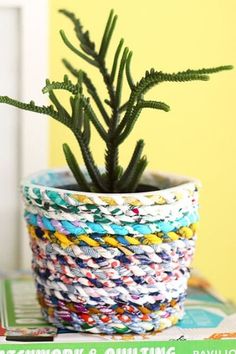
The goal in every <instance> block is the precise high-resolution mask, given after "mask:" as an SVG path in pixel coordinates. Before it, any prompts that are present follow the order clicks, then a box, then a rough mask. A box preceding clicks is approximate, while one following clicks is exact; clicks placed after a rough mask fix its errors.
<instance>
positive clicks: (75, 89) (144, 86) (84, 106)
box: [0, 10, 232, 193]
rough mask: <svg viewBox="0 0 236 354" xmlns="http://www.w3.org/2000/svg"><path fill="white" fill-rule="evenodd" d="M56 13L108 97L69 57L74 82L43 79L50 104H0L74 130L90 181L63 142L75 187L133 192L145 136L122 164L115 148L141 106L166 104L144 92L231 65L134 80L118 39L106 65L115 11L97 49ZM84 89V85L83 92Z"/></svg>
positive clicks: (77, 26) (74, 48) (70, 15)
mask: <svg viewBox="0 0 236 354" xmlns="http://www.w3.org/2000/svg"><path fill="white" fill-rule="evenodd" d="M60 12H61V13H62V14H64V15H65V16H67V17H68V18H69V19H70V20H71V21H72V23H73V25H74V30H75V33H76V37H77V39H78V42H79V46H78V47H77V46H75V45H73V44H72V43H71V42H70V41H69V39H68V38H67V36H66V34H65V33H64V32H63V31H62V30H61V31H60V34H61V37H62V39H63V41H64V43H65V45H66V46H67V47H68V48H69V49H71V50H72V51H73V52H74V53H75V54H76V55H77V56H79V57H80V58H81V59H83V60H85V61H86V62H88V63H89V64H90V65H92V66H94V67H96V68H97V69H98V70H99V71H100V73H101V76H102V78H103V81H104V83H105V85H106V88H107V94H108V98H107V99H105V100H102V99H101V98H100V97H99V94H98V92H97V90H96V87H95V86H94V84H93V82H92V81H91V79H90V78H89V77H88V75H87V73H85V72H84V71H82V70H76V69H75V68H74V67H73V66H72V65H71V64H70V63H69V62H68V61H67V60H65V59H63V63H64V65H65V67H66V68H67V69H68V70H69V72H70V73H71V74H72V75H73V76H74V77H75V78H76V82H75V83H72V81H71V80H69V78H68V77H67V76H66V75H65V77H64V80H63V81H62V82H50V81H49V80H46V86H45V87H44V88H43V93H48V95H49V98H50V100H51V102H52V105H50V106H47V107H46V106H42V107H39V106H37V105H35V103H34V102H33V101H31V102H30V103H29V104H26V103H22V102H19V101H17V100H14V99H12V98H9V97H7V96H0V103H6V104H9V105H12V106H15V107H18V108H21V109H24V110H28V111H32V112H37V113H41V114H46V115H48V116H50V117H52V118H54V119H56V120H57V121H58V122H60V123H62V124H64V125H65V126H66V127H68V128H69V129H70V130H71V131H72V132H73V134H74V136H75V137H76V139H77V141H78V144H79V147H80V150H81V153H82V157H83V160H84V164H85V167H86V170H87V173H88V175H89V176H90V180H91V181H90V180H88V179H87V178H86V177H85V174H84V171H83V170H82V169H81V167H80V166H79V164H78V162H77V160H76V158H75V156H74V154H73V152H72V151H71V149H70V147H69V146H68V145H67V144H64V145H63V150H64V154H65V158H66V161H67V163H68V166H69V168H70V169H71V171H72V173H73V175H74V177H75V179H76V181H77V183H78V186H79V189H81V190H84V191H99V192H105V193H106V192H110V193H113V192H134V191H135V190H136V189H137V186H138V184H139V181H140V178H141V176H142V174H143V172H144V170H145V168H146V166H147V158H146V156H145V155H143V148H144V141H143V140H142V139H140V140H139V141H138V142H137V144H136V146H135V148H134V152H133V154H132V157H131V160H130V162H129V164H128V166H127V167H126V168H125V169H123V168H122V167H121V165H120V164H119V147H120V145H121V144H122V143H123V142H124V140H125V139H126V138H127V137H128V136H129V134H130V133H131V131H132V129H133V128H134V126H135V123H136V121H137V119H138V118H139V116H140V114H141V112H142V110H143V109H145V108H150V109H156V110H163V111H165V112H168V111H169V109H170V107H169V106H168V105H167V104H166V103H163V102H159V101H154V100H153V101H150V100H146V99H145V95H146V93H147V92H148V91H149V90H150V89H152V88H153V87H154V86H156V85H158V84H160V83H162V82H166V81H169V82H185V81H193V80H202V81H206V80H208V79H209V74H212V73H217V72H220V71H222V70H230V69H232V66H230V65H228V66H219V67H216V68H209V69H201V70H186V71H182V72H178V73H172V74H167V73H163V72H161V71H156V70H154V69H151V70H149V71H146V73H145V75H144V77H142V78H141V80H139V81H137V82H136V81H134V79H133V78H132V75H131V69H130V66H131V58H132V52H131V51H130V50H129V49H128V48H127V47H125V48H123V47H124V40H123V39H121V40H120V42H119V44H118V47H117V49H116V51H115V53H114V60H113V63H112V66H111V69H110V70H109V69H108V68H107V65H106V57H107V52H108V49H109V45H110V42H111V38H112V34H113V32H114V29H115V25H116V22H117V16H116V15H115V14H114V12H113V10H112V11H111V12H110V15H109V18H108V21H107V23H106V27H105V31H104V34H103V37H102V40H101V44H100V47H99V49H98V50H97V49H96V46H95V44H94V43H93V42H92V41H91V39H90V35H89V32H88V31H84V29H83V27H82V25H81V22H80V20H79V19H77V18H76V17H75V15H74V14H73V13H71V12H68V11H67V10H60ZM125 77H126V79H127V82H128V85H129V89H130V94H129V97H128V99H127V100H126V101H123V97H122V86H123V81H124V78H125ZM84 89H86V93H85V92H84V91H85V90H84ZM56 90H65V91H67V92H68V93H69V94H70V105H71V111H70V112H68V111H67V110H66V108H65V107H64V106H63V105H62V104H61V102H60V101H59V100H58V98H57V96H56V94H55V91H56ZM94 105H95V106H96V107H97V111H98V112H99V114H100V117H101V119H100V118H98V115H97V114H96V113H95V110H94V109H93V107H94ZM91 124H92V125H93V126H94V127H95V128H96V130H97V132H98V134H99V135H100V137H101V139H102V140H103V141H104V142H105V145H106V150H105V169H104V171H103V172H102V171H100V170H99V168H98V167H97V165H96V163H95V160H94V158H93V154H92V152H91V149H90V125H91Z"/></svg>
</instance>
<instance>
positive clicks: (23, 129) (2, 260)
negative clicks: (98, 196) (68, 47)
mask: <svg viewBox="0 0 236 354" xmlns="http://www.w3.org/2000/svg"><path fill="white" fill-rule="evenodd" d="M0 36H1V55H0V95H9V96H11V97H15V98H18V99H20V100H23V101H26V102H29V101H30V100H31V99H33V100H35V101H36V102H37V103H39V104H43V103H45V98H43V97H42V94H41V88H42V87H43V85H44V82H45V78H46V77H47V63H48V56H47V0H40V1H34V0H33V1H29V0H0ZM46 167H47V118H46V117H41V116H38V115H36V114H33V113H29V112H23V111H19V110H17V109H14V108H13V107H8V106H4V105H0V227H1V228H0V271H9V270H12V269H19V268H21V267H24V268H26V267H29V264H30V250H29V246H28V238H27V236H26V232H25V231H23V230H24V228H23V227H22V226H23V225H22V210H21V208H20V200H19V198H20V195H19V184H20V180H21V178H22V177H24V176H26V175H28V174H30V173H32V172H34V171H35V170H39V169H43V168H46Z"/></svg>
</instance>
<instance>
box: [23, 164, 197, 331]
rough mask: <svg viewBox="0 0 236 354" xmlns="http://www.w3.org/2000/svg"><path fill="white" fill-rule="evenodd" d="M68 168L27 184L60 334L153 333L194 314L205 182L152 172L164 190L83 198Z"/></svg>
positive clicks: (36, 269)
mask: <svg viewBox="0 0 236 354" xmlns="http://www.w3.org/2000/svg"><path fill="white" fill-rule="evenodd" d="M73 183H74V179H73V177H72V176H71V174H70V172H69V171H67V170H49V171H46V172H44V173H39V174H37V175H34V176H32V177H30V178H28V179H27V180H25V181H24V182H23V184H22V194H23V198H24V202H25V219H26V222H27V225H28V231H29V235H30V244H31V248H32V251H33V260H32V268H33V273H34V278H35V283H36V287H37V297H38V300H39V303H40V305H41V308H42V313H43V315H44V317H45V318H46V319H47V320H48V321H49V322H50V323H52V324H54V325H56V326H57V327H60V328H68V329H71V330H75V331H80V332H92V333H108V334H111V333H127V332H134V333H144V332H147V331H151V330H162V329H164V328H167V327H169V326H171V325H173V324H176V323H177V321H178V320H179V319H181V318H182V316H183V312H184V308H183V306H184V300H185V297H186V290H187V280H188V278H189V267H190V264H191V261H192V257H193V253H194V247H195V239H196V222H197V221H198V187H199V183H198V182H197V181H195V180H192V179H188V178H186V177H180V176H173V175H167V174H157V173H154V172H147V174H146V175H145V177H144V183H149V184H151V185H157V186H158V187H159V188H161V190H158V191H154V192H153V191H152V192H142V193H132V194H131V193H130V194H129V193H127V194H101V193H89V192H77V191H76V192H75V191H71V190H63V189H59V188H56V186H58V185H68V184H73Z"/></svg>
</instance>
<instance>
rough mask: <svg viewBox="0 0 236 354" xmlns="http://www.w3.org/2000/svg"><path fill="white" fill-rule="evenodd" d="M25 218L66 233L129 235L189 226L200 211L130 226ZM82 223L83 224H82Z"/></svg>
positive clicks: (167, 230) (195, 219) (196, 218)
mask: <svg viewBox="0 0 236 354" xmlns="http://www.w3.org/2000/svg"><path fill="white" fill-rule="evenodd" d="M25 218H26V221H27V223H28V224H30V225H33V226H40V227H42V225H43V226H44V228H45V229H46V230H49V231H59V232H61V233H65V234H75V235H82V234H88V233H99V234H107V233H110V234H116V235H128V234H131V233H133V234H142V235H147V234H150V233H153V232H164V233H167V232H170V231H174V230H176V229H179V228H180V227H183V226H189V225H190V224H192V223H195V222H197V221H198V219H199V216H198V213H196V212H195V213H188V214H186V215H185V216H184V217H182V218H181V219H179V220H176V221H173V222H168V221H158V222H153V223H147V224H138V223H136V224H135V223H134V224H130V225H129V226H121V225H116V224H109V225H107V226H104V225H102V224H99V223H92V222H87V223H86V224H85V223H78V222H77V223H72V222H69V221H64V220H62V221H58V220H52V219H48V218H46V217H40V216H39V215H35V214H31V213H29V212H27V211H26V212H25ZM80 224H81V226H80Z"/></svg>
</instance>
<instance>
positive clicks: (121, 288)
mask: <svg viewBox="0 0 236 354" xmlns="http://www.w3.org/2000/svg"><path fill="white" fill-rule="evenodd" d="M61 13H62V14H64V15H65V16H67V17H68V18H69V19H70V20H71V21H72V23H73V25H74V29H75V33H76V36H77V39H78V42H79V47H78V46H75V45H74V44H72V43H71V42H70V41H69V39H68V38H67V36H66V35H65V33H64V32H63V31H61V32H60V33H61V37H62V39H63V41H64V43H65V45H66V46H67V47H68V48H70V49H71V50H72V51H73V52H74V53H75V54H76V55H77V56H79V57H80V58H81V59H83V60H85V61H86V62H88V63H89V64H91V66H93V67H95V68H97V69H98V70H99V71H100V73H101V76H102V78H103V80H104V83H105V85H106V88H107V94H108V99H105V100H102V99H101V98H100V96H99V94H98V92H97V90H96V87H95V86H94V84H93V82H92V80H91V79H90V78H89V76H88V75H87V73H85V72H84V71H82V70H77V69H75V68H74V67H73V66H72V65H71V64H70V63H69V62H68V61H67V60H63V62H64V64H65V66H66V68H67V69H68V70H69V72H70V73H71V74H72V75H73V76H74V77H75V82H72V81H71V80H70V79H69V78H68V77H67V76H65V77H64V80H63V81H62V82H50V81H49V80H47V81H46V86H45V87H44V89H43V93H48V95H49V98H50V100H51V102H52V105H50V106H42V107H39V106H37V105H36V104H35V103H34V102H33V101H31V102H30V103H28V104H27V103H22V102H19V101H17V100H14V99H12V98H9V97H6V96H1V97H0V102H2V103H6V104H10V105H13V106H15V107H18V108H20V109H25V110H28V111H32V112H37V113H41V114H45V115H48V116H50V117H52V118H54V119H56V120H57V121H58V122H60V123H62V124H64V125H65V126H66V127H67V128H69V129H70V130H71V131H72V132H73V133H74V135H75V137H76V139H77V142H78V144H79V147H80V150H81V153H82V156H83V160H84V167H81V166H80V165H79V163H78V162H77V159H76V157H75V156H74V154H73V152H72V151H71V149H70V147H69V146H68V145H67V144H64V145H63V150H64V154H65V158H66V161H67V163H68V166H69V169H65V170H49V171H47V172H43V173H38V174H36V175H34V176H31V177H30V178H28V179H26V180H25V181H24V182H23V184H22V195H23V198H24V202H25V218H26V222H27V224H28V231H29V235H30V240H31V248H32V251H33V260H32V268H33V272H34V277H35V281H36V286H37V296H38V299H39V302H40V304H41V307H42V312H43V314H44V316H45V318H46V319H47V320H48V321H49V322H51V323H53V324H54V325H56V326H58V327H62V328H69V329H72V330H76V331H88V332H92V333H109V334H110V333H126V332H135V333H143V332H146V331H150V330H161V329H164V328H166V327H169V326H171V325H173V324H175V323H176V322H177V321H178V320H179V319H181V317H182V316H183V303H184V299H185V297H186V288H187V280H188V277H189V267H190V264H191V260H192V256H193V252H194V246H195V239H196V223H197V221H198V186H199V184H198V182H197V181H195V180H193V179H190V178H186V177H182V176H172V175H168V174H166V175H165V174H158V173H156V172H151V171H148V172H145V173H144V170H145V169H146V167H147V158H146V156H145V155H143V149H144V141H143V140H142V139H140V140H139V141H138V142H137V144H136V146H135V147H134V151H133V154H132V157H131V159H130V162H129V164H128V165H127V166H126V167H125V168H123V167H122V166H121V164H120V162H119V147H120V145H121V144H122V143H123V142H124V141H125V140H126V138H127V137H128V136H129V134H130V133H131V131H132V129H133V128H134V126H135V123H136V121H137V119H138V117H139V116H140V114H141V112H142V110H143V109H146V108H150V109H156V110H163V111H165V112H168V111H169V109H170V108H169V106H168V105H167V104H166V103H163V102H159V101H154V100H147V99H145V95H146V93H147V92H148V91H150V90H151V89H152V88H153V87H154V86H156V85H158V84H160V83H162V82H167V81H168V82H185V81H193V80H202V81H206V80H208V79H209V74H212V73H217V72H220V71H222V70H229V69H231V68H232V66H220V67H216V68H210V69H201V70H186V71H183V72H178V73H174V74H167V73H163V72H160V71H156V70H155V69H151V70H149V71H146V73H145V75H144V76H143V77H142V78H141V79H140V80H139V81H134V79H133V78H132V75H131V58H132V52H131V51H130V50H129V49H128V48H127V47H125V48H123V46H124V41H123V39H121V41H120V42H119V44H118V47H117V49H116V51H115V53H114V59H113V63H112V66H111V68H110V69H108V67H107V64H106V58H107V52H108V49H109V44H110V42H111V38H112V34H113V32H114V29H115V25H116V21H117V16H116V15H115V14H114V12H113V11H111V12H110V15H109V18H108V21H107V23H106V27H105V31H104V34H103V37H102V40H101V45H100V47H99V49H98V50H97V48H96V46H95V44H94V43H93V42H92V40H91V39H90V35H89V32H88V31H85V30H84V29H83V27H82V25H81V22H80V20H79V19H77V18H76V17H75V15H74V14H73V13H70V12H68V11H67V10H61ZM125 78H126V79H127V82H128V85H129V89H130V94H129V97H128V98H127V99H126V100H124V97H122V85H123V81H124V79H125ZM56 90H65V91H67V92H68V93H69V95H70V105H71V111H70V112H69V111H68V110H67V109H66V108H65V107H64V106H63V104H62V103H61V102H60V100H58V98H57V96H56V93H55V92H56ZM94 107H96V108H94ZM91 125H93V126H94V127H95V129H96V130H97V132H98V134H99V135H100V137H101V139H102V140H103V142H104V143H105V146H106V149H105V153H104V156H105V163H104V167H103V168H99V167H98V166H97V165H96V163H95V160H94V157H93V154H92V151H91V149H90V135H91V131H90V126H91Z"/></svg>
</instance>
